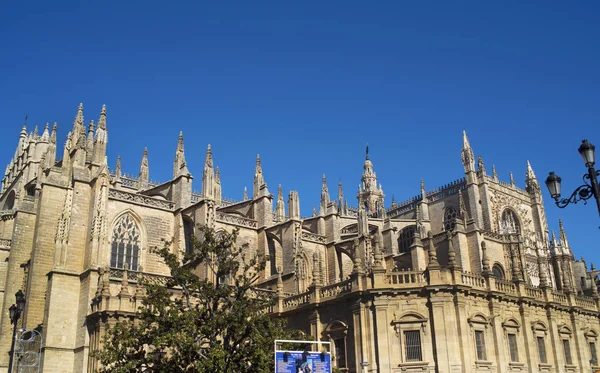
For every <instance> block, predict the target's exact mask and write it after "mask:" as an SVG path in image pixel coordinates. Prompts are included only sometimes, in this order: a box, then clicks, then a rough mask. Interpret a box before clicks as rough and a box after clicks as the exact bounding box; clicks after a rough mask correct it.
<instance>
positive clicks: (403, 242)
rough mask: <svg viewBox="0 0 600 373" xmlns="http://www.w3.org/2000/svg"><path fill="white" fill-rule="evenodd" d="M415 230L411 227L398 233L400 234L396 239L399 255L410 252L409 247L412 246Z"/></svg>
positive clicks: (414, 227)
mask: <svg viewBox="0 0 600 373" xmlns="http://www.w3.org/2000/svg"><path fill="white" fill-rule="evenodd" d="M415 229H416V226H414V225H411V226H409V227H406V228H404V229H402V230H401V231H400V234H399V237H398V250H399V251H400V252H401V253H409V252H410V247H411V246H412V244H413V240H414V238H415Z"/></svg>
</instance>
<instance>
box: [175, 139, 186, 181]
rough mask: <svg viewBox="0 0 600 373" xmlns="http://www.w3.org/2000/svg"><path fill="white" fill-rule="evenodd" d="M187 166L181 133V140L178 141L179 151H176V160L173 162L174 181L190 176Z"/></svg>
mask: <svg viewBox="0 0 600 373" xmlns="http://www.w3.org/2000/svg"><path fill="white" fill-rule="evenodd" d="M189 174H190V172H189V171H188V168H187V164H186V162H185V154H184V150H183V132H179V140H178V141H177V150H176V151H175V160H174V161H173V179H175V178H177V177H178V176H181V175H189Z"/></svg>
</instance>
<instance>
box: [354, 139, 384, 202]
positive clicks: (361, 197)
mask: <svg viewBox="0 0 600 373" xmlns="http://www.w3.org/2000/svg"><path fill="white" fill-rule="evenodd" d="M361 181H362V188H361V185H359V186H358V201H359V204H362V205H365V206H364V207H365V208H366V209H367V210H368V212H369V213H373V212H379V211H380V210H381V209H383V197H384V194H383V190H382V188H381V185H379V187H378V185H377V175H376V174H375V171H373V163H372V162H371V160H370V159H369V151H368V146H367V152H366V157H365V163H364V165H363V174H362V178H361Z"/></svg>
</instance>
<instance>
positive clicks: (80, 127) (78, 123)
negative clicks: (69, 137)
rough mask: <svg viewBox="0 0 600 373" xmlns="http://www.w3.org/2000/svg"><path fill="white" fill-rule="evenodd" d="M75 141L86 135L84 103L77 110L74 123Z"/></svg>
mask: <svg viewBox="0 0 600 373" xmlns="http://www.w3.org/2000/svg"><path fill="white" fill-rule="evenodd" d="M72 132H73V141H78V139H79V138H80V137H81V134H82V133H84V134H85V128H84V123H83V103H80V104H79V107H78V108H77V114H76V115H75V120H74V121H73V131H72Z"/></svg>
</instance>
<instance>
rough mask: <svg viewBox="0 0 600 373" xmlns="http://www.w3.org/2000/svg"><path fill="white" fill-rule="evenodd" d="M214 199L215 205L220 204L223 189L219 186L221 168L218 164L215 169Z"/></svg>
mask: <svg viewBox="0 0 600 373" xmlns="http://www.w3.org/2000/svg"><path fill="white" fill-rule="evenodd" d="M214 196H215V201H216V202H217V206H219V205H221V201H222V200H223V190H222V188H221V170H220V169H219V166H217V168H216V169H215V193H214Z"/></svg>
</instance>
